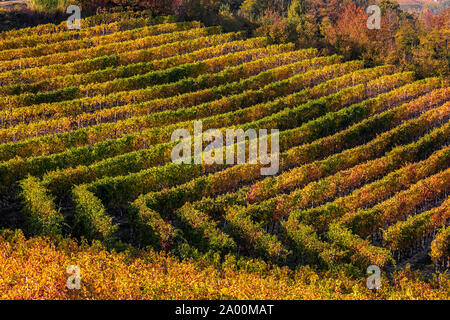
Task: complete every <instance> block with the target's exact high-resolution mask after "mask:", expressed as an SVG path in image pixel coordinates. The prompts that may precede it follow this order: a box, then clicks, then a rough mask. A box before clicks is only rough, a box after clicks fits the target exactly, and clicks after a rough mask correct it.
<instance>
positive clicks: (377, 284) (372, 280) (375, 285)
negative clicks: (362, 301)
mask: <svg viewBox="0 0 450 320" xmlns="http://www.w3.org/2000/svg"><path fill="white" fill-rule="evenodd" d="M367 273H368V274H370V276H369V277H368V278H367V281H366V285H367V288H368V289H370V290H379V289H380V288H381V269H380V267H378V266H376V265H371V266H369V267H368V268H367Z"/></svg>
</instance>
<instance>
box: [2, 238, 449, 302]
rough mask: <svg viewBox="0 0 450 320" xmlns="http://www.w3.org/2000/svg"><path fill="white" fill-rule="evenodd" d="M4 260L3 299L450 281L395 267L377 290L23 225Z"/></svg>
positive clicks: (281, 294)
mask: <svg viewBox="0 0 450 320" xmlns="http://www.w3.org/2000/svg"><path fill="white" fill-rule="evenodd" d="M0 259H1V261H2V263H1V264H0V274H1V277H0V299H389V298H398V299H438V298H441V299H445V298H446V295H447V293H448V288H449V279H448V277H447V278H445V277H444V276H442V275H441V276H440V277H438V278H436V279H435V280H434V281H432V282H431V283H426V282H424V281H423V280H421V279H419V278H418V276H417V274H415V273H413V272H411V271H409V270H406V271H403V272H401V273H398V274H394V277H393V278H394V280H393V283H392V284H390V283H388V282H387V280H385V279H384V280H383V282H382V285H383V286H382V289H381V290H380V291H379V292H377V293H376V294H374V293H372V292H371V291H369V290H368V289H366V288H365V281H364V280H365V279H364V278H360V279H358V280H354V279H352V278H350V277H348V276H345V274H344V273H343V272H342V271H341V272H336V273H334V274H332V273H330V272H327V273H325V274H317V273H315V272H314V271H312V270H311V269H310V268H308V267H305V268H301V269H299V270H298V271H296V272H293V271H289V270H288V269H286V268H277V267H273V268H269V267H267V268H265V269H262V270H260V271H259V272H249V271H245V270H242V269H240V268H239V270H238V268H236V265H234V262H233V259H228V261H227V262H225V263H223V264H222V268H220V269H219V268H217V266H213V264H212V263H203V264H199V263H194V262H192V261H184V262H180V261H179V260H177V259H176V258H174V257H171V256H165V255H164V254H160V253H155V252H153V251H150V252H144V251H139V252H137V251H135V252H133V253H132V252H129V251H125V252H123V253H115V252H108V251H107V250H106V249H105V248H103V247H101V246H100V245H98V244H93V245H92V246H89V245H86V244H83V245H78V244H77V243H76V242H75V241H73V240H68V239H65V240H60V242H59V243H58V244H53V243H51V242H50V241H49V240H47V239H43V238H40V237H39V238H31V239H28V240H27V239H26V238H25V237H24V236H23V234H22V233H21V232H19V231H17V232H12V231H3V232H2V233H1V235H0ZM251 263H252V262H251V261H249V262H248V264H251ZM69 265H78V266H79V267H80V269H81V289H80V290H69V289H68V288H67V287H66V281H67V279H68V277H69V276H70V274H67V273H66V268H67V267H68V266H69Z"/></svg>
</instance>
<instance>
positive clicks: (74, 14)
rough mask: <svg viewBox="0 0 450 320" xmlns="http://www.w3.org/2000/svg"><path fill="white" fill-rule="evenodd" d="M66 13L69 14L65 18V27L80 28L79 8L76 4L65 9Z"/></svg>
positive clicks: (70, 28)
mask: <svg viewBox="0 0 450 320" xmlns="http://www.w3.org/2000/svg"><path fill="white" fill-rule="evenodd" d="M66 13H67V14H71V15H70V16H69V18H67V29H69V30H80V29H81V8H80V7H79V6H76V5H70V6H68V7H67V10H66Z"/></svg>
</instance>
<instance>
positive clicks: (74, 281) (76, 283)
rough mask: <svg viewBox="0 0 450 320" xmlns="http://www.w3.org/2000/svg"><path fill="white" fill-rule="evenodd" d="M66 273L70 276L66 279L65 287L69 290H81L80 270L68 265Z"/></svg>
mask: <svg viewBox="0 0 450 320" xmlns="http://www.w3.org/2000/svg"><path fill="white" fill-rule="evenodd" d="M66 272H67V273H68V274H70V276H69V277H68V278H67V281H66V286H67V288H68V289H69V290H80V289H81V269H80V267H79V266H75V265H70V266H68V267H67V269H66Z"/></svg>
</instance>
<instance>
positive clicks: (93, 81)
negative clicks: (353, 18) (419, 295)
mask: <svg viewBox="0 0 450 320" xmlns="http://www.w3.org/2000/svg"><path fill="white" fill-rule="evenodd" d="M81 23H82V29H81V30H70V31H69V30H67V28H66V23H65V22H64V23H62V24H60V25H41V26H38V27H33V28H25V29H19V30H11V31H7V32H3V33H0V181H1V183H0V228H4V229H11V230H14V229H22V230H23V232H24V234H25V235H26V236H27V237H28V238H30V237H31V238H33V237H40V236H44V237H48V238H46V239H54V241H56V242H58V241H59V242H61V241H68V240H67V238H72V239H78V240H80V241H81V242H84V241H87V242H88V243H90V244H91V243H97V244H98V243H99V242H101V243H102V245H103V246H104V247H105V248H108V249H111V250H113V251H114V253H112V258H111V259H117V261H116V263H117V268H119V265H120V268H127V267H126V266H125V265H126V263H127V262H126V259H125V258H123V257H119V258H117V256H114V255H117V253H116V251H122V250H125V248H133V250H144V249H145V250H150V251H151V252H152V253H151V255H152V258H150V260H152V261H154V262H155V265H158V267H153V268H156V269H155V274H157V277H164V274H165V273H166V272H167V270H166V269H165V270H162V269H161V270H160V269H159V268H162V267H161V266H160V265H159V264H164V265H167V264H169V267H164V268H169V269H170V268H172V270H185V272H186V274H189V275H190V276H191V277H197V278H198V279H199V281H203V282H202V283H204V286H205V288H206V287H208V285H211V286H213V287H214V289H211V288H210V289H204V290H205V292H206V291H208V290H213V291H214V292H216V293H215V294H212V295H210V296H209V295H208V294H207V293H205V292H203V291H202V292H197V293H195V294H194V293H192V295H189V294H179V293H177V292H175V291H174V292H172V293H170V292H169V291H165V293H164V294H163V293H161V295H160V296H158V295H157V294H155V293H153V296H152V295H145V294H141V293H139V294H137V295H136V296H135V297H137V298H138V297H147V298H148V297H150V298H155V297H156V298H158V297H161V298H171V297H178V298H180V297H181V298H188V299H189V298H193V299H196V298H205V297H206V298H208V297H209V298H223V297H228V298H235V299H240V298H249V297H251V293H252V292H255V297H259V298H264V297H267V296H265V295H264V293H263V292H259V291H258V289H257V287H258V285H259V286H268V287H271V286H273V288H274V289H273V290H274V291H273V294H272V295H270V297H272V298H296V297H298V295H300V293H299V292H303V294H304V296H305V297H309V298H323V297H325V296H324V295H321V294H324V293H323V292H322V293H321V294H319V293H318V291H316V292H313V289H311V288H312V287H311V288H310V289H309V290H311V292H309V291H308V292H306V291H304V290H306V287H307V286H306V282H307V281H306V280H304V279H303V280H298V279H297V280H298V283H297V284H296V285H297V287H296V288H294V287H293V288H291V289H289V290H288V289H285V290H286V291H283V290H282V289H281V287H282V286H286V288H287V287H289V283H290V281H291V280H289V277H288V276H286V275H285V274H284V275H281V273H282V272H285V271H282V270H291V271H292V270H296V268H300V267H301V268H305V267H307V266H308V268H309V267H310V268H313V269H314V270H316V271H317V272H332V271H333V270H336V268H340V267H344V266H348V265H351V266H352V267H354V268H355V270H356V271H355V272H356V273H357V274H359V275H362V276H361V279H362V280H361V281H360V284H361V283H363V284H365V282H364V281H365V278H364V277H365V276H364V275H365V272H366V269H367V267H368V266H370V265H376V266H379V267H380V268H381V270H383V271H385V272H387V273H392V272H394V270H397V269H404V268H405V266H406V265H407V264H411V265H412V267H413V268H414V269H420V270H422V271H423V270H424V269H426V268H425V266H426V265H428V269H432V273H435V272H445V271H446V270H448V268H449V266H450V259H449V257H450V237H449V234H450V227H449V222H450V202H449V197H448V195H449V191H450V146H449V142H450V122H449V118H450V86H449V81H448V79H443V78H438V77H436V78H425V79H422V80H416V79H415V77H414V74H413V73H412V72H405V71H400V70H398V68H397V67H396V66H393V65H384V66H377V67H367V66H365V65H364V63H363V62H362V61H357V60H356V61H344V58H343V57H341V56H339V55H331V56H323V55H321V54H320V52H319V50H317V49H296V48H295V47H294V45H291V44H280V45H274V44H271V43H269V41H268V39H266V38H264V37H256V38H252V37H247V35H246V34H245V33H244V32H232V33H224V32H222V30H221V28H219V27H205V26H203V25H202V24H201V23H199V22H177V20H176V18H175V17H171V16H167V17H152V15H151V13H150V12H147V11H140V12H121V13H105V14H102V15H97V16H93V17H90V18H86V19H84V20H82V21H81ZM197 120H201V121H202V123H203V129H204V130H207V129H219V130H220V131H221V132H225V130H226V129H230V128H234V129H242V130H244V131H245V130H248V129H268V130H269V131H270V129H278V130H279V148H280V154H279V167H280V170H279V173H278V175H275V176H262V175H261V173H260V172H261V168H262V167H263V166H264V165H263V164H251V163H243V164H236V165H229V164H228V165H218V164H208V163H206V162H204V163H203V164H201V165H199V164H182V165H180V164H175V163H173V162H172V160H171V153H172V150H173V148H174V146H175V145H177V144H178V142H175V141H171V135H172V133H173V132H174V131H175V130H177V129H187V130H189V131H190V132H191V134H194V121H197ZM258 142H259V143H261V141H258ZM235 144H236V145H238V142H236V143H235ZM243 144H244V145H243V146H242V147H243V148H245V149H246V150H248V149H249V145H250V141H245V142H244V143H243ZM240 146H241V145H240ZM240 146H239V147H240ZM215 152H218V153H222V152H223V153H224V154H225V153H226V152H227V151H226V150H225V149H216V150H215ZM3 232H5V231H3ZM8 232H9V231H8ZM17 238H20V237H18V236H15V237H12V236H11V234H8V235H5V234H3V235H1V236H0V253H2V257H6V256H9V255H10V254H11V255H12V253H11V251H10V250H11V249H8V248H10V247H13V246H14V245H16V246H19V247H21V248H25V247H27V248H29V250H30V256H31V255H33V256H39V250H40V249H39V248H37V247H36V246H42V247H41V248H42V250H43V252H47V253H48V254H49V255H51V256H54V255H59V256H58V258H57V259H60V260H57V261H60V263H61V264H64V263H66V262H67V261H68V260H67V259H69V258H67V257H63V255H66V254H67V256H70V253H67V252H74V251H77V250H80V249H74V248H73V246H74V245H69V244H67V243H66V244H64V245H61V244H59V245H58V246H65V249H64V250H66V251H65V252H66V253H62V251H60V252H58V253H55V252H54V250H55V248H53V247H51V245H49V244H48V243H46V242H45V243H44V242H42V243H41V244H38V243H31V244H30V243H27V242H26V241H27V240H25V239H21V240H20V241H19V240H17ZM8 239H9V240H8ZM11 239H12V240H11ZM39 239H41V238H39ZM63 239H66V240H63ZM82 239H83V240H82ZM36 241H38V240H36ZM39 241H44V240H39ZM45 241H47V240H45ZM95 250H96V249H93V248H89V254H92V251H95ZM8 252H9V253H8ZM77 252H78V251H77ZM99 252H100V251H99ZM77 254H78V255H79V256H80V255H83V258H80V259H81V260H83V259H84V260H83V261H84V262H80V264H82V265H86V268H89V267H88V265H89V263H87V260H90V259H93V260H92V261H91V263H92V264H93V265H94V264H95V262H93V261H95V257H91V256H88V254H87V253H83V254H81V253H79V252H78V253H77ZM99 255H100V253H99ZM14 259H19V258H17V257H16V258H14ZM20 259H25V260H26V259H28V258H24V257H22V258H20ZM33 259H36V257H34V258H33ZM55 259H56V258H55ZM65 259H66V260H67V261H66V260H65ZM99 259H101V260H102V259H103V260H107V259H109V258H107V253H105V252H104V251H101V258H99ZM5 260H7V259H5ZM14 261H16V262H17V260H14ZM63 261H66V262H63ZM143 261H145V259H144V260H143ZM182 261H189V262H186V264H183V262H182ZM192 261H194V262H198V263H200V262H201V261H203V263H206V262H205V261H208V265H220V266H221V267H219V269H220V268H222V267H223V268H224V266H225V265H230V264H233V265H234V266H235V269H236V268H237V269H239V270H241V269H240V267H237V266H243V265H247V267H246V268H247V269H245V268H244V267H242V268H243V269H245V272H244V271H242V270H241V271H236V270H235V271H233V272H231V271H230V272H231V273H230V274H229V275H227V276H225V277H228V278H226V279H228V280H227V281H228V282H229V286H230V291H229V292H227V293H222V294H217V292H219V291H220V289H219V288H216V287H215V286H216V284H214V285H212V284H207V283H209V281H210V280H208V275H207V274H206V271H198V272H199V273H196V271H195V267H192V266H191V265H190V263H192ZM230 261H234V262H233V263H232V262H230ZM16 262H15V263H16ZM73 262H74V263H75V264H76V261H73ZM106 263H108V262H106ZM142 263H144V262H142ZM145 263H148V262H145ZM260 264H264V265H265V266H267V265H270V266H272V268H274V270H278V271H271V272H272V273H271V275H270V279H263V278H261V276H260V275H258V276H257V275H256V274H259V273H258V272H256V271H255V272H256V273H254V274H253V273H252V272H253V271H252V268H253V269H259V268H262V267H260ZM13 265H14V264H12V266H13ZM139 265H140V264H139V263H137V264H134V265H133V267H129V269H130V270H137V269H138V268H139ZM249 266H250V267H249ZM97 267H98V266H96V267H94V266H92V268H93V269H94V268H97ZM141 267H142V266H141ZM147 267H148V266H147ZM14 268H19V269H20V268H21V267H18V266H17V265H15V267H14ZM52 268H55V266H53V267H52ZM98 268H99V270H100V269H102V268H101V267H98ZM264 268H268V267H264ZM1 269H2V267H0V270H1ZM212 270H213V271H214V272H216V273H218V274H219V273H220V271H217V268H213V269H212ZM213 271H211V270H210V271H208V272H211V273H212V272H213ZM2 272H4V274H8V272H10V271H7V270H6V269H4V270H3V271H2ZM62 272H63V275H64V272H65V269H64V270H63V271H62ZM93 272H94V271H92V273H91V277H92V278H93V279H94V278H95V276H94V275H93ZM109 272H113V271H109ZM117 272H119V271H117ZM136 272H138V271H136ZM174 272H175V271H174ZM178 272H181V271H178ZM277 272H280V275H278V273H277ZM286 272H287V271H286ZM292 272H293V271H292ZM310 272H311V274H312V273H313V271H312V270H310ZM245 274H247V275H245ZM250 274H253V276H250ZM10 276H11V278H13V277H14V276H13V275H12V274H11V275H10ZM36 276H37V275H36ZM140 276H142V277H144V275H142V274H140ZM147 276H149V277H151V275H147ZM215 276H218V275H215ZM171 277H173V279H172V278H171V281H176V279H178V278H180V277H182V275H173V274H171ZM177 277H178V278H177ZM246 277H247V278H246ZM277 277H278V278H279V279H281V280H279V283H280V287H279V288H278V286H277V285H276V284H274V282H275V280H274V279H277ZM234 278H236V280H235V282H233V281H234V280H233V279H234ZM174 279H175V280H174ZM238 279H240V280H238ZM245 279H247V281H250V282H252V281H255V283H252V286H254V287H255V288H253V289H251V290H250V287H249V288H247V289H248V290H250V291H249V292H247V293H242V292H241V295H239V294H236V293H235V292H236V291H232V289H231V287H233V286H236V288H235V289H233V290H237V291H238V290H239V288H238V286H239V285H240V284H239V283H240V282H239V281H245ZM250 279H253V280H250ZM55 281H56V280H55ZM92 281H94V280H92ZM124 281H131V280H129V279H128V280H124ZM154 281H155V283H156V282H157V280H154ZM161 281H162V280H161ZM180 281H181V280H180ZM183 281H185V280H183ZM227 281H225V280H224V282H227ZM302 281H305V283H303V282H302ZM321 281H322V280H321ZM349 281H350V280H349ZM442 281H444V280H442ZM6 283H7V282H2V280H0V296H2V294H4V296H5V297H28V298H30V297H31V298H33V297H35V296H33V294H36V297H37V296H39V293H38V290H37V291H36V292H34V293H32V294H31V296H30V295H28V296H27V295H26V294H23V295H22V293H17V292H16V293H14V294H11V293H9V294H11V295H9V294H5V292H10V291H8V290H5V287H4V286H3V285H6ZM21 285H23V283H22V284H21ZM354 285H355V284H354V283H352V284H351V285H350V284H349V285H348V286H349V287H351V286H354ZM441 285H442V284H441ZM447 285H448V279H447ZM27 286H28V284H27ZM155 286H156V284H155ZM303 286H305V287H303ZM317 286H319V284H317ZM18 287H20V284H16V287H14V288H18ZM275 287H276V289H275ZM17 290H19V289H17ZM120 290H125V289H123V288H122V289H120ZM133 290H134V289H133ZM136 290H137V289H136ZM186 290H188V289H186ZM191 290H194V291H195V290H196V289H194V288H191ZM252 290H254V291H252ZM317 290H319V289H317ZM361 290H363V289H361ZM366 290H367V289H366ZM386 290H387V289H386ZM390 290H396V289H395V288H391V289H390ZM436 290H437V289H436ZM444 291H445V290H444ZM233 292H234V293H233ZM424 292H425V291H424ZM135 294H136V293H135ZM365 294H367V295H369V296H368V297H369V298H373V296H370V295H371V294H372V293H371V292H369V293H364V295H365ZM447 294H448V292H447ZM361 295H363V294H362V293H361ZM444 295H445V293H444ZM387 296H388V294H386V293H385V296H383V297H382V298H387ZM430 296H431V295H430ZM48 297H58V298H61V297H60V296H58V294H56V296H52V295H51V294H50V295H49V296H48ZM83 297H89V295H88V294H87V293H86V296H83ZM365 297H367V296H365ZM103 298H111V297H103ZM115 298H117V296H116V297H115ZM447 298H448V296H447Z"/></svg>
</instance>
